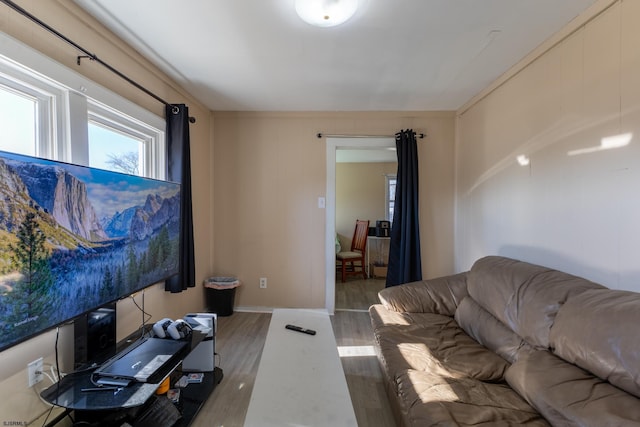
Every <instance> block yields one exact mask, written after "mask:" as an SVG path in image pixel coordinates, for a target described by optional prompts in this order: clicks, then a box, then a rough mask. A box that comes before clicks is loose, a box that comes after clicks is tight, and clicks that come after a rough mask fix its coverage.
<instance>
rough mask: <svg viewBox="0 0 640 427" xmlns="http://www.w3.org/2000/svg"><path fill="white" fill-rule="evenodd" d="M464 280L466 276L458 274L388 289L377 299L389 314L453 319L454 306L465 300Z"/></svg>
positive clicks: (465, 288) (465, 284) (380, 293)
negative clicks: (424, 314) (441, 315)
mask: <svg viewBox="0 0 640 427" xmlns="http://www.w3.org/2000/svg"><path fill="white" fill-rule="evenodd" d="M466 278H467V274H466V273H460V274H455V275H453V276H447V277H440V278H437V279H431V280H423V281H419V282H412V283H405V284H404V285H400V286H392V287H390V288H386V289H383V290H381V291H380V292H378V299H380V302H381V303H382V305H384V306H385V308H386V309H387V310H391V311H398V312H408V313H436V314H444V315H447V316H453V314H454V313H455V312H456V307H457V306H458V303H459V302H460V301H461V300H462V298H464V297H465V296H467V281H466Z"/></svg>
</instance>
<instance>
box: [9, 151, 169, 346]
mask: <svg viewBox="0 0 640 427" xmlns="http://www.w3.org/2000/svg"><path fill="white" fill-rule="evenodd" d="M179 225H180V186H179V185H178V184H175V183H170V182H165V181H158V180H151V179H147V178H142V177H138V176H133V175H125V174H120V173H115V172H109V171H104V170H100V169H93V168H86V167H81V166H76V165H70V164H65V163H59V162H52V161H49V160H43V159H36V158H32V157H26V156H20V155H14V154H10V153H4V152H0V349H1V348H4V347H6V346H7V345H10V344H11V343H13V342H14V341H16V340H20V339H22V338H23V337H25V336H30V335H33V334H34V333H36V332H38V331H41V330H43V329H46V328H48V327H51V326H53V325H56V324H59V323H60V322H63V321H65V320H67V319H70V318H73V317H75V316H77V315H79V314H82V313H84V312H86V311H88V310H90V309H92V308H95V307H97V306H100V305H102V304H104V303H107V302H110V301H113V300H115V299H118V298H120V297H122V296H125V295H129V294H130V293H132V292H135V291H137V290H139V289H141V288H142V287H145V286H148V285H151V284H153V283H157V282H159V281H161V280H163V279H165V278H167V277H168V276H170V275H173V274H176V273H177V271H178V251H179V239H178V237H179Z"/></svg>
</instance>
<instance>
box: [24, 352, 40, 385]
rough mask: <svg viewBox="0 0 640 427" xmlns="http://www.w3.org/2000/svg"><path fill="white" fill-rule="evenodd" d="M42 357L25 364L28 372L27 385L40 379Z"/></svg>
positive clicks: (36, 382) (33, 383) (34, 383)
mask: <svg viewBox="0 0 640 427" xmlns="http://www.w3.org/2000/svg"><path fill="white" fill-rule="evenodd" d="M42 369H43V366H42V357H41V358H39V359H36V360H34V361H33V362H31V363H29V364H28V365H27V372H28V374H29V387H33V386H34V385H36V384H38V383H39V382H40V381H42V376H43V374H42Z"/></svg>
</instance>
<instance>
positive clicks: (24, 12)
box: [0, 0, 196, 123]
mask: <svg viewBox="0 0 640 427" xmlns="http://www.w3.org/2000/svg"><path fill="white" fill-rule="evenodd" d="M0 2H2V3H4V4H6V5H7V6H9V7H10V8H11V9H13V10H15V11H16V12H18V13H19V14H21V15H22V16H24V17H26V18H27V19H29V20H31V21H32V22H35V23H36V24H38V25H39V26H41V27H42V28H44V29H45V30H47V31H49V32H50V33H51V34H53V35H55V36H56V37H58V38H59V39H61V40H63V41H65V42H66V43H67V44H69V45H71V46H73V47H74V48H76V49H77V50H79V51H80V52H82V53H84V55H78V56H77V61H76V62H77V64H78V65H80V61H81V60H82V59H83V58H88V59H89V60H91V61H96V62H97V63H98V64H100V65H102V66H103V67H105V68H106V69H107V70H109V71H111V72H112V73H114V74H116V75H117V76H118V77H120V78H122V79H123V80H125V81H126V82H127V83H129V84H130V85H133V86H135V87H136V88H138V89H139V90H141V91H142V92H144V93H146V94H147V95H149V96H150V97H152V98H154V99H155V100H156V101H158V102H160V103H162V104H164V105H165V106H173V104H169V103H168V102H167V101H165V100H164V99H162V98H160V97H159V96H158V95H156V94H155V93H153V92H151V91H150V90H149V89H147V88H145V87H144V86H142V85H141V84H140V83H138V82H136V81H134V80H132V79H131V78H129V77H127V76H126V75H125V74H123V73H122V72H120V71H118V70H117V69H115V68H114V67H112V66H111V65H109V64H107V63H106V62H104V61H103V60H101V59H100V58H98V56H97V55H96V54H94V53H91V52H89V51H88V50H87V49H85V48H83V47H82V46H80V45H79V44H78V43H76V42H74V41H73V40H71V39H70V38H68V37H67V36H65V35H64V34H62V33H61V32H59V31H58V30H56V29H55V28H53V27H51V26H50V25H48V24H47V23H45V22H44V21H42V20H40V19H38V18H37V17H36V16H34V15H32V14H31V13H29V12H28V11H27V10H25V9H23V8H22V7H20V6H18V5H17V4H15V3H14V2H13V1H11V0H0ZM173 107H174V108H178V107H175V106H173ZM189 122H190V123H195V122H196V119H195V117H189Z"/></svg>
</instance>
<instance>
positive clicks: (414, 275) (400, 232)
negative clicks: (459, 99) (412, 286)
mask: <svg viewBox="0 0 640 427" xmlns="http://www.w3.org/2000/svg"><path fill="white" fill-rule="evenodd" d="M396 150H397V155H398V174H397V177H396V198H395V204H394V212H393V224H392V225H391V242H390V244H389V266H388V268H387V282H386V287H390V286H396V285H401V284H403V283H409V282H415V281H417V280H422V264H421V261H420V260H421V258H420V227H419V216H418V215H419V209H418V144H417V142H416V134H415V132H414V131H413V130H411V129H407V130H403V131H400V132H399V133H397V134H396Z"/></svg>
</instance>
